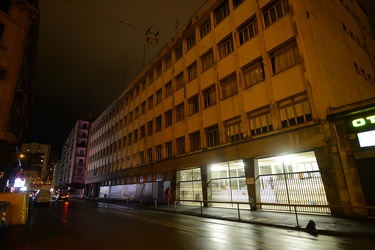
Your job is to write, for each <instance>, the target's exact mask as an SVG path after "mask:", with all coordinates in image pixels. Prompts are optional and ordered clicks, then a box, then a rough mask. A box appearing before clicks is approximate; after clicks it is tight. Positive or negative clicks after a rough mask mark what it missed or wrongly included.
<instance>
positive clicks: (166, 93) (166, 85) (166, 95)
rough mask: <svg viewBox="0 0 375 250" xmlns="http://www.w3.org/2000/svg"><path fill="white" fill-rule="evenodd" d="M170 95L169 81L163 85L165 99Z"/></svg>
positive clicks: (171, 91)
mask: <svg viewBox="0 0 375 250" xmlns="http://www.w3.org/2000/svg"><path fill="white" fill-rule="evenodd" d="M172 93H173V89H172V81H169V82H167V83H166V84H165V97H168V96H170V95H172Z"/></svg>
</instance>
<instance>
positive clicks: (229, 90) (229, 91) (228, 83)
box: [220, 73, 238, 99]
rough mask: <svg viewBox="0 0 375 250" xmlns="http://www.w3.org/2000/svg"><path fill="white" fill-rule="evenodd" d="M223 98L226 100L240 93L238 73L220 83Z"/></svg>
mask: <svg viewBox="0 0 375 250" xmlns="http://www.w3.org/2000/svg"><path fill="white" fill-rule="evenodd" d="M220 86H221V98H222V99H225V98H227V97H230V96H232V95H235V94H237V93H238V84H237V76H236V73H234V74H232V75H230V76H228V77H226V78H225V79H223V80H221V81H220Z"/></svg>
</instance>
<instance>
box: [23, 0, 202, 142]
mask: <svg viewBox="0 0 375 250" xmlns="http://www.w3.org/2000/svg"><path fill="white" fill-rule="evenodd" d="M204 2H205V0H157V1H156V0H136V1H125V0H40V6H39V8H40V31H39V32H40V34H39V46H38V64H37V90H36V97H35V102H34V105H33V106H32V111H31V114H30V116H31V117H30V122H29V132H28V133H27V141H28V142H39V143H43V144H50V145H52V146H54V147H61V146H62V145H63V143H64V142H65V140H66V139H67V137H68V135H69V133H70V131H71V130H72V129H73V126H74V124H75V123H76V121H77V120H79V119H81V118H85V117H87V116H88V115H89V114H90V113H95V112H100V111H102V110H103V109H105V108H106V107H107V106H108V105H109V104H110V103H111V102H112V101H113V100H114V99H115V97H117V96H118V94H119V93H120V92H121V90H122V89H123V86H124V85H126V84H127V83H129V82H130V81H131V80H132V79H134V77H135V76H136V75H137V74H138V73H140V71H141V70H142V68H143V61H144V59H145V62H146V64H147V62H149V61H150V60H151V59H152V57H153V56H154V55H155V54H157V53H158V52H159V51H160V50H161V49H162V48H163V46H164V45H165V44H166V43H167V42H168V41H169V40H170V39H171V38H172V37H173V36H174V34H175V32H176V26H178V28H181V26H183V25H184V24H185V23H186V22H187V21H188V20H189V19H190V18H191V17H192V16H193V15H194V13H195V12H196V11H197V10H198V9H199V8H200V7H201V6H202V5H203V4H204ZM149 28H150V31H151V32H153V33H156V32H159V35H158V38H159V43H158V44H157V45H153V46H152V45H148V44H146V31H147V30H148V29H149Z"/></svg>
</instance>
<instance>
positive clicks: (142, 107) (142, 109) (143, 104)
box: [141, 101, 146, 115]
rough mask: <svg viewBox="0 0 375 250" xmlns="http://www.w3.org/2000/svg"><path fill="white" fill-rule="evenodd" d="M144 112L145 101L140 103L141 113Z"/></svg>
mask: <svg viewBox="0 0 375 250" xmlns="http://www.w3.org/2000/svg"><path fill="white" fill-rule="evenodd" d="M144 113H146V101H144V102H142V103H141V115H143V114H144Z"/></svg>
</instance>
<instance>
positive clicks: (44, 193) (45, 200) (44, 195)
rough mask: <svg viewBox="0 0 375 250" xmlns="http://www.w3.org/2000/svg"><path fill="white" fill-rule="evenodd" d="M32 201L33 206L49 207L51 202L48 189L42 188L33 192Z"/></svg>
mask: <svg viewBox="0 0 375 250" xmlns="http://www.w3.org/2000/svg"><path fill="white" fill-rule="evenodd" d="M32 200H33V201H34V204H35V206H39V205H49V203H50V201H51V191H50V188H49V187H47V188H46V187H43V188H40V189H38V190H36V192H34V195H33V197H32Z"/></svg>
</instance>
